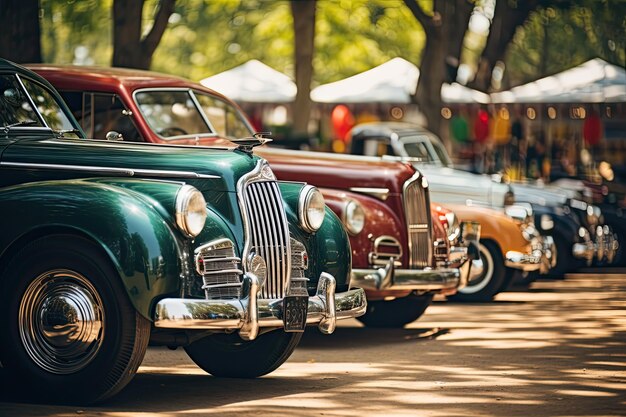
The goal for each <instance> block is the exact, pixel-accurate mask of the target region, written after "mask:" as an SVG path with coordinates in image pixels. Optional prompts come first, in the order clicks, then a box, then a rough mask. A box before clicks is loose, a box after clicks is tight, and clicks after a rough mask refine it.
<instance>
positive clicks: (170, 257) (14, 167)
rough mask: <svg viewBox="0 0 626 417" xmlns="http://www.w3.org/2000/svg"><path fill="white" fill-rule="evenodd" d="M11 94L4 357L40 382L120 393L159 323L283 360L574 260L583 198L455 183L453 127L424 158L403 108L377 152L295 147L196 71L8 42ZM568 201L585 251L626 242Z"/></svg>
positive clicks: (168, 336)
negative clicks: (307, 338) (403, 130)
mask: <svg viewBox="0 0 626 417" xmlns="http://www.w3.org/2000/svg"><path fill="white" fill-rule="evenodd" d="M33 71H34V72H33ZM36 73H38V74H39V75H37V74H36ZM53 86H54V87H53ZM57 90H58V92H57ZM59 93H60V94H59ZM0 109H1V112H0V123H1V124H2V127H0V130H1V133H0V179H1V181H2V183H1V185H0V212H1V213H2V216H0V227H1V228H2V230H3V231H4V233H3V234H2V237H1V238H0V239H1V240H0V270H1V271H2V272H1V273H0V277H1V280H0V314H2V316H3V317H5V318H6V320H3V321H1V322H0V339H1V340H2V343H1V344H0V362H1V363H2V366H3V367H4V368H5V370H6V371H7V372H8V373H9V374H10V375H11V376H12V377H13V379H14V380H15V381H16V384H17V386H18V387H20V386H21V387H24V388H26V387H28V389H29V390H30V391H31V392H34V393H36V394H37V395H38V396H39V397H40V398H46V399H49V400H62V401H63V400H75V399H76V398H80V399H81V401H83V402H95V401H101V400H104V399H106V398H108V397H110V396H112V395H114V394H115V393H117V392H119V391H120V390H121V389H122V388H123V387H124V386H125V385H126V384H127V383H128V382H129V381H130V379H131V378H132V376H133V375H134V373H135V372H136V370H137V368H138V366H139V364H140V363H141V360H142V358H143V355H144V353H145V349H146V347H147V345H148V344H149V343H151V344H155V345H166V346H170V347H178V346H181V347H183V348H184V349H185V351H186V352H187V353H188V355H189V356H190V358H191V359H192V360H193V361H194V362H195V363H196V364H198V366H200V367H201V368H202V369H204V370H205V371H207V372H209V373H211V374H213V375H215V376H227V377H256V376H261V375H264V374H267V373H269V372H272V371H273V370H274V369H276V368H277V367H279V366H280V365H281V364H282V363H283V362H284V361H286V360H287V359H288V357H289V356H290V354H291V353H292V352H293V350H294V349H295V348H296V346H297V345H298V342H299V341H300V339H301V337H302V334H303V331H304V330H305V328H306V327H307V326H309V325H315V326H317V327H318V329H319V330H320V331H322V332H323V333H327V334H329V333H332V332H333V331H334V329H335V325H336V321H337V320H340V319H346V318H357V319H358V320H360V321H361V322H362V323H364V324H365V325H366V326H374V327H399V326H403V325H405V324H407V323H410V322H412V321H414V320H416V319H417V318H419V317H420V316H421V315H422V314H423V313H424V311H425V310H426V308H427V307H428V305H429V304H430V303H431V301H432V299H433V296H434V295H436V294H442V295H444V296H447V297H448V298H449V299H456V300H461V301H488V300H491V299H492V298H493V297H494V296H495V295H496V294H497V293H498V292H500V291H503V290H504V289H506V288H507V286H508V285H509V283H510V282H511V280H512V279H513V277H514V276H515V275H516V274H519V273H525V274H531V273H535V272H540V273H544V274H546V273H550V271H552V270H553V268H555V267H558V266H559V265H560V264H559V261H560V256H561V252H560V250H562V248H561V247H560V242H559V240H558V239H557V237H558V236H559V235H558V234H556V233H555V231H556V230H557V225H559V223H558V221H559V220H558V219H559V218H560V217H559V216H557V215H554V213H553V212H557V211H558V209H562V207H561V206H554V207H551V209H552V210H553V211H551V212H549V213H543V212H541V211H540V210H539V209H538V208H537V207H535V206H537V203H536V202H531V204H528V203H527V204H524V205H518V204H517V203H516V199H517V198H518V192H517V191H516V190H515V189H512V188H511V186H508V185H504V184H499V183H496V182H493V181H491V179H489V180H488V181H487V182H485V179H484V178H482V177H480V179H478V178H473V179H471V178H465V177H463V175H464V174H457V173H454V178H455V179H453V180H452V181H453V182H456V192H455V191H454V187H451V186H449V185H450V182H449V181H446V179H445V178H446V175H443V174H441V175H440V173H441V172H444V171H447V170H448V168H446V167H442V166H433V165H435V164H433V161H435V158H434V156H435V155H438V156H437V158H438V159H437V160H440V161H442V160H444V159H445V158H446V157H447V154H445V153H443V151H442V149H444V148H443V147H441V149H436V145H437V142H436V141H435V140H434V139H429V141H428V143H430V144H431V145H428V146H429V149H431V150H432V152H433V153H431V154H430V156H429V154H428V153H425V154H424V155H420V156H419V158H420V159H419V160H418V159H416V158H415V156H416V155H411V154H408V155H405V154H402V153H401V152H400V153H397V154H396V153H394V152H388V151H389V149H391V148H389V147H390V146H393V145H392V143H394V142H393V141H397V139H398V138H399V137H402V135H401V134H400V133H399V131H396V130H384V129H382V128H383V127H385V126H383V125H380V126H374V125H373V126H371V127H372V128H381V129H380V130H379V132H378V133H372V134H370V133H369V132H372V130H367V132H368V133H367V134H365V133H363V132H365V130H358V129H360V128H361V127H358V128H357V129H355V131H354V132H353V146H354V147H353V151H352V153H354V154H355V155H338V154H323V153H314V152H298V151H287V150H280V149H274V148H272V147H271V146H270V145H269V144H268V142H269V140H268V139H267V138H265V137H264V136H263V135H262V134H258V133H256V132H254V131H253V129H252V128H251V125H250V123H249V121H248V120H247V118H246V116H245V115H244V114H243V113H242V112H241V111H240V109H239V108H238V107H237V106H236V105H235V104H234V103H233V102H232V101H230V100H229V99H228V98H226V97H224V96H222V95H220V94H218V93H216V92H214V91H212V90H210V89H207V88H205V87H203V86H202V85H200V84H197V83H194V82H191V81H188V80H185V79H182V78H177V77H172V76H167V75H162V74H156V73H152V72H145V71H135V70H126V69H112V68H106V69H105V68H92V67H73V66H50V65H32V66H30V70H29V69H26V68H23V67H20V66H17V65H15V64H12V63H10V62H8V61H3V60H0ZM385 128H387V127H385ZM394 129H395V127H394ZM380 132H382V133H380ZM385 132H387V133H385ZM88 138H94V139H88ZM435 139H436V138H435ZM371 140H375V141H379V142H380V143H385V146H387V148H385V150H386V151H385V152H382V153H381V152H379V151H376V152H370V151H369V150H370V149H377V150H380V149H382V148H381V146H380V145H379V144H374V145H372V144H370V142H371ZM385 141H387V142H385ZM407 143H408V142H407ZM411 143H418V142H417V141H414V142H411ZM433 144H434V145H433ZM439 145H440V144H439ZM359 146H361V149H362V150H361V151H358V149H359V148H358V147H359ZM383 155H396V157H391V158H390V157H389V156H385V157H382V158H381V156H383ZM428 158H430V159H428ZM425 161H428V162H429V164H425V163H424V162H425ZM447 163H448V162H446V164H447ZM439 165H441V164H439ZM461 181H467V183H466V184H465V183H461ZM480 181H483V182H482V183H480ZM477 186H478V188H480V190H477V189H476V187H477ZM473 190H476V191H477V192H478V191H480V192H485V191H486V192H487V194H486V196H485V197H484V198H483V195H482V194H479V193H477V194H476V195H473V194H471V195H470V194H468V193H471V192H473ZM431 200H432V201H431ZM568 201H569V202H572V201H574V200H573V199H570V200H568ZM541 207H544V206H541ZM586 211H587V212H590V213H591V214H597V213H595V212H594V211H593V209H592V210H591V211H589V210H586ZM566 214H567V217H566V218H567V219H570V217H571V219H570V220H571V222H572V224H575V225H576V226H578V225H580V226H578V227H579V228H578V229H576V228H575V227H576V226H573V227H574V230H575V231H576V233H577V235H578V236H579V237H580V238H581V239H586V240H584V242H582V243H581V242H579V241H577V240H576V238H574V237H571V236H570V235H569V234H567V236H568V237H569V238H571V239H572V240H574V241H575V242H573V247H574V254H576V253H578V252H582V253H583V254H584V256H586V257H587V258H588V259H591V258H590V255H589V254H590V253H591V254H592V255H591V256H596V257H600V254H601V253H602V256H603V257H605V258H606V259H605V260H609V259H612V256H613V255H609V253H613V252H614V249H616V248H617V245H616V244H615V242H614V241H613V240H611V241H610V242H609V241H608V240H607V241H606V242H605V243H604V244H603V245H601V244H600V243H599V236H598V234H599V233H601V232H597V231H596V233H595V234H591V233H589V234H588V235H584V236H583V234H582V233H581V230H582V229H585V230H587V228H586V227H587V226H590V227H591V226H593V227H596V226H598V227H600V228H601V230H602V231H605V230H606V229H604V225H602V224H601V223H600V219H599V218H598V219H595V220H593V218H592V216H591V214H589V216H588V218H585V219H581V218H580V217H577V216H574V215H572V216H570V215H569V214H571V211H570V213H569V214H568V213H564V215H563V217H565V215H566ZM576 221H578V223H576ZM585 221H587V222H589V223H588V224H587V223H583V222H585ZM570 226H571V225H570ZM559 230H561V229H559ZM563 230H565V229H563ZM568 230H569V229H568ZM598 230H600V229H598ZM562 233H564V234H565V232H562ZM594 237H595V238H596V242H595V243H594V242H593V241H592V240H591V239H593V238H594ZM570 243H572V242H570V241H568V242H567V244H568V245H569V244H570ZM555 245H556V246H555ZM576 245H578V246H576ZM563 247H566V246H563ZM577 250H578V252H577ZM562 256H563V258H568V256H567V254H565V255H562Z"/></svg>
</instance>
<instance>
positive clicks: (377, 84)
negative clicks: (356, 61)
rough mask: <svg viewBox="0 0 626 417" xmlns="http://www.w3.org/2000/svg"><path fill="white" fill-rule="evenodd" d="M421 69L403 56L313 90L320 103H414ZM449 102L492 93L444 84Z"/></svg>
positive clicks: (477, 98)
mask: <svg viewBox="0 0 626 417" xmlns="http://www.w3.org/2000/svg"><path fill="white" fill-rule="evenodd" d="M419 73H420V72H419V69H418V68H417V66H415V65H414V64H412V63H410V62H409V61H407V60H405V59H403V58H393V59H391V60H390V61H387V62H385V63H384V64H381V65H379V66H377V67H374V68H372V69H370V70H367V71H364V72H361V73H359V74H356V75H353V76H352V77H348V78H345V79H343V80H340V81H335V82H333V83H329V84H324V85H320V86H319V87H317V88H314V89H313V90H312V91H311V100H313V101H315V102H318V103H397V104H401V103H410V102H411V96H412V95H413V94H414V93H415V88H416V86H417V80H418V78H419ZM441 98H442V100H443V101H444V102H445V103H488V102H489V96H488V95H487V94H485V93H481V92H480V91H476V90H472V89H471V88H468V87H465V86H462V85H461V84H457V83H453V84H444V85H443V86H442V87H441Z"/></svg>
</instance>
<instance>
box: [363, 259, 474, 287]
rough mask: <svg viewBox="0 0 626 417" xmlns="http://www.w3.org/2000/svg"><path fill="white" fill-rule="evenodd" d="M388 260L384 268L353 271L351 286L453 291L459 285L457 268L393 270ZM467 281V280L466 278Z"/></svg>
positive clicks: (459, 273) (459, 274) (391, 262)
mask: <svg viewBox="0 0 626 417" xmlns="http://www.w3.org/2000/svg"><path fill="white" fill-rule="evenodd" d="M393 262H394V260H393V259H390V260H389V262H388V263H387V265H386V266H385V267H384V268H378V269H353V270H352V280H351V285H352V286H353V287H359V288H363V289H366V290H416V291H437V290H453V289H456V288H458V287H459V285H460V284H461V282H462V281H461V272H460V270H459V268H437V269H433V268H424V269H395V268H394V265H393ZM466 279H467V278H466Z"/></svg>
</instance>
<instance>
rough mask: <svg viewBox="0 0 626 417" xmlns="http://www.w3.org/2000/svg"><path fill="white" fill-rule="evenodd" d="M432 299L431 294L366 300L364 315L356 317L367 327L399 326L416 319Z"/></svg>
mask: <svg viewBox="0 0 626 417" xmlns="http://www.w3.org/2000/svg"><path fill="white" fill-rule="evenodd" d="M432 300H433V294H430V293H429V294H423V295H414V294H411V295H409V296H407V297H403V298H396V299H395V300H392V301H384V300H377V301H368V302H367V310H366V312H365V314H364V315H362V316H360V317H357V319H358V320H359V321H360V322H361V323H363V324H364V325H366V326H367V327H385V328H399V327H403V326H404V325H405V324H409V323H412V322H414V321H415V320H417V319H418V318H420V317H421V316H422V314H424V311H426V309H427V308H428V306H429V305H430V304H431V302H432Z"/></svg>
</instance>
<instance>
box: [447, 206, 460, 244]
mask: <svg viewBox="0 0 626 417" xmlns="http://www.w3.org/2000/svg"><path fill="white" fill-rule="evenodd" d="M445 217H446V221H447V222H448V226H447V227H446V232H447V233H448V242H450V243H455V242H456V241H457V240H458V239H459V237H460V236H461V223H460V222H459V218H458V217H457V216H456V213H454V212H452V211H449V212H447V213H446V214H445Z"/></svg>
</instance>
